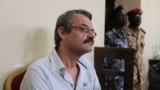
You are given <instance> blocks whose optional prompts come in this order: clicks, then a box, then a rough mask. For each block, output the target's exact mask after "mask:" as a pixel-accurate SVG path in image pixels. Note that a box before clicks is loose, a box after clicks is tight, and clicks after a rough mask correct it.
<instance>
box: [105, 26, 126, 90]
mask: <svg viewBox="0 0 160 90" xmlns="http://www.w3.org/2000/svg"><path fill="white" fill-rule="evenodd" d="M105 40H106V41H105V45H106V47H117V48H128V42H127V38H126V37H125V36H124V34H123V32H122V34H120V33H118V32H117V31H116V30H115V29H114V28H113V29H112V30H110V31H108V32H107V33H106V35H105ZM103 64H104V68H109V69H113V70H118V71H124V60H123V59H118V60H117V59H110V58H104V63H103ZM115 80H116V90H124V89H123V87H124V78H123V77H119V76H117V77H115ZM110 87H111V86H110V77H107V76H106V77H105V90H111V88H110Z"/></svg>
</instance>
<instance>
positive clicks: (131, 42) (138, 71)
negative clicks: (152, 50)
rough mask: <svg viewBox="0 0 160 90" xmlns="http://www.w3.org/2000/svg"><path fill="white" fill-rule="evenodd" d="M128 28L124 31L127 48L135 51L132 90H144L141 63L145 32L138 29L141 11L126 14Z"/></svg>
mask: <svg viewBox="0 0 160 90" xmlns="http://www.w3.org/2000/svg"><path fill="white" fill-rule="evenodd" d="M127 15H128V20H129V26H128V29H126V30H125V35H126V36H127V39H128V47H129V48H134V49H136V50H137V52H136V56H135V60H134V82H133V84H134V85H133V87H134V90H144V89H143V88H144V87H145V78H146V77H145V69H144V63H143V51H144V45H145V43H144V37H145V34H146V33H145V31H144V30H143V29H142V28H141V27H140V24H141V19H142V17H141V16H142V10H141V9H140V8H134V9H132V10H130V11H129V12H128V13H127Z"/></svg>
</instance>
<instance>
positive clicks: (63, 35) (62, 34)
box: [58, 27, 65, 39]
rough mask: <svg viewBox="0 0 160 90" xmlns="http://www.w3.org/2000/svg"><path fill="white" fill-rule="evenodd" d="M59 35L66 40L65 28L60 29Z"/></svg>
mask: <svg viewBox="0 0 160 90" xmlns="http://www.w3.org/2000/svg"><path fill="white" fill-rule="evenodd" d="M58 35H59V37H60V38H61V39H65V31H64V28H63V27H59V28H58Z"/></svg>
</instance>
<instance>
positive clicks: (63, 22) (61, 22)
mask: <svg viewBox="0 0 160 90" xmlns="http://www.w3.org/2000/svg"><path fill="white" fill-rule="evenodd" d="M75 14H83V15H85V16H86V17H88V18H89V19H90V20H92V14H91V13H90V12H88V11H86V10H82V9H77V10H69V11H67V12H65V13H63V14H62V15H60V16H59V17H58V19H57V22H56V27H55V32H54V40H55V45H56V48H58V47H59V45H60V41H61V38H60V37H59V35H58V28H59V27H63V28H64V31H65V32H70V31H71V25H72V24H73V16H74V15H75Z"/></svg>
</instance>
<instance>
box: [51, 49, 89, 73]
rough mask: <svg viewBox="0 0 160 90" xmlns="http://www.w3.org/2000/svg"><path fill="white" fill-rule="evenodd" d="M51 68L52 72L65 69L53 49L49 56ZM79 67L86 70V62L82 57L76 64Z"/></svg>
mask: <svg viewBox="0 0 160 90" xmlns="http://www.w3.org/2000/svg"><path fill="white" fill-rule="evenodd" d="M49 58H50V63H51V67H52V69H53V70H61V69H65V65H64V64H63V63H62V60H61V59H60V57H59V56H58V54H57V52H56V50H55V48H54V49H53V50H52V52H51V54H50V55H49ZM77 63H78V64H79V65H81V66H82V67H84V68H85V69H87V68H88V67H87V66H88V65H87V60H86V58H85V57H84V56H81V57H80V58H79V60H78V62H77Z"/></svg>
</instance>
